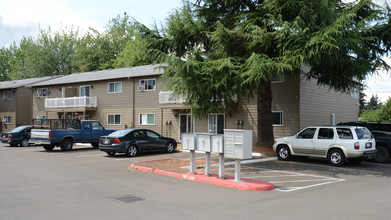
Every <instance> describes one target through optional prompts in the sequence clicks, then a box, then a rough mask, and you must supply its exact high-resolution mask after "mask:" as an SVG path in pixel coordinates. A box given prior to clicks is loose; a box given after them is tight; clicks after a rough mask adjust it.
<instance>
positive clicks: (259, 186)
mask: <svg viewBox="0 0 391 220" xmlns="http://www.w3.org/2000/svg"><path fill="white" fill-rule="evenodd" d="M135 164H137V163H133V164H131V165H130V166H129V168H130V169H134V170H139V171H142V172H148V173H157V174H161V175H166V176H171V177H176V178H181V179H186V180H190V181H194V182H201V183H208V184H212V185H218V186H223V187H229V188H234V189H239V190H247V191H266V190H272V189H274V185H273V184H271V183H269V182H264V181H259V180H253V179H245V178H241V179H240V180H241V181H242V182H235V181H234V179H235V178H234V177H232V176H225V179H222V178H218V176H217V175H216V174H212V175H211V176H205V175H204V173H202V172H200V173H197V174H193V173H184V174H180V173H173V172H168V171H164V170H157V169H152V168H148V167H142V166H137V165H135Z"/></svg>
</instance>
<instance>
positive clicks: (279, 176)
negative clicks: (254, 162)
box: [243, 174, 305, 179]
mask: <svg viewBox="0 0 391 220" xmlns="http://www.w3.org/2000/svg"><path fill="white" fill-rule="evenodd" d="M294 176H305V174H301V175H276V176H247V177H245V176H244V177H243V178H246V179H250V178H281V177H294Z"/></svg>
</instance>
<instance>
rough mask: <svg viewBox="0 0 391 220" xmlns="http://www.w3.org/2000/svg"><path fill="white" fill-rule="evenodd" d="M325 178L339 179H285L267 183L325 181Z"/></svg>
mask: <svg viewBox="0 0 391 220" xmlns="http://www.w3.org/2000/svg"><path fill="white" fill-rule="evenodd" d="M327 180H331V181H334V180H339V179H336V178H330V179H326V178H325V179H309V180H287V181H274V182H269V183H272V184H275V183H302V182H316V181H327Z"/></svg>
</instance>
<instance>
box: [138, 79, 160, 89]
mask: <svg viewBox="0 0 391 220" xmlns="http://www.w3.org/2000/svg"><path fill="white" fill-rule="evenodd" d="M142 80H144V81H146V80H155V87H154V88H153V89H145V85H144V89H142V90H141V89H140V88H141V87H142V86H141V81H142ZM156 87H157V80H156V78H150V79H140V80H139V81H138V91H155V90H156Z"/></svg>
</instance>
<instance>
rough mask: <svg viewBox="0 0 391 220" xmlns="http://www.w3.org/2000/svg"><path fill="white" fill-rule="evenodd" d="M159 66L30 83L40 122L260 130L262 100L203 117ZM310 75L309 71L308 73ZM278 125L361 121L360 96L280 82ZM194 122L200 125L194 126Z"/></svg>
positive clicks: (165, 130)
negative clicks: (171, 87) (77, 118)
mask: <svg viewBox="0 0 391 220" xmlns="http://www.w3.org/2000/svg"><path fill="white" fill-rule="evenodd" d="M158 67H159V65H146V66H139V67H130V68H122V69H113V70H103V71H96V72H86V73H78V74H71V75H68V76H64V77H61V78H56V79H52V80H48V81H44V82H39V83H36V84H32V85H30V87H31V89H32V91H33V94H34V95H33V101H32V110H33V118H34V119H42V118H47V119H57V118H72V117H73V115H74V113H78V114H79V115H82V116H83V118H86V119H94V120H99V121H100V122H101V123H102V124H103V125H104V126H105V127H108V128H112V129H123V128H133V127H143V128H149V129H152V130H155V131H157V132H159V133H161V134H162V135H164V136H168V137H172V138H175V139H177V140H179V139H180V134H181V133H184V132H192V131H193V128H195V131H196V132H209V133H222V132H223V129H224V128H239V129H249V130H253V131H254V133H253V135H254V143H255V140H256V139H255V138H256V130H257V104H256V100H255V99H252V100H250V101H246V100H239V101H238V104H237V106H236V107H235V108H234V111H233V112H231V113H230V114H220V113H216V114H210V115H209V117H208V118H207V119H201V120H199V119H197V118H194V117H193V116H192V111H191V109H190V108H189V107H187V106H185V105H184V102H185V100H183V99H178V98H175V97H173V96H172V95H171V92H170V91H167V89H166V88H165V82H164V81H163V80H162V78H161V76H162V74H163V69H161V68H158ZM303 71H305V69H303ZM272 90H273V103H272V104H273V105H272V108H273V123H274V133H275V136H276V137H281V136H286V135H293V134H295V133H296V132H298V131H299V130H300V129H302V128H304V127H306V126H309V125H330V124H331V123H332V120H334V121H335V122H344V121H354V120H357V118H358V110H359V105H358V102H359V101H358V97H357V95H356V94H355V93H352V94H345V93H340V92H336V91H333V90H329V88H327V87H319V86H318V85H317V84H316V81H315V80H311V81H306V80H304V79H303V78H301V77H297V78H294V79H289V80H286V79H284V78H283V77H282V78H280V79H276V80H275V81H273V84H272ZM194 122H195V123H194ZM193 123H194V125H193Z"/></svg>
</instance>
